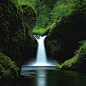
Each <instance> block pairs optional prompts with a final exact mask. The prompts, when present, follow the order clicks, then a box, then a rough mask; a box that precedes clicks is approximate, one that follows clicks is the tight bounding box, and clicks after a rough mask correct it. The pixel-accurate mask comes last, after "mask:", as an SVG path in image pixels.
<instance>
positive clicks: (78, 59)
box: [55, 41, 86, 71]
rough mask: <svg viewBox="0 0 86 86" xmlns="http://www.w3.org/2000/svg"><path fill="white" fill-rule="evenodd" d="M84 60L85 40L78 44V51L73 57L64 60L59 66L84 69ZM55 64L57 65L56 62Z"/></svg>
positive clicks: (85, 51)
mask: <svg viewBox="0 0 86 86" xmlns="http://www.w3.org/2000/svg"><path fill="white" fill-rule="evenodd" d="M85 62H86V41H84V43H83V45H82V46H80V48H79V50H78V53H77V54H76V55H75V56H74V57H73V58H70V59H68V60H66V61H64V62H63V63H62V65H61V66H60V67H59V68H61V69H72V70H78V71H84V69H85V68H86V66H85ZM55 64H56V65H58V63H56V62H55Z"/></svg>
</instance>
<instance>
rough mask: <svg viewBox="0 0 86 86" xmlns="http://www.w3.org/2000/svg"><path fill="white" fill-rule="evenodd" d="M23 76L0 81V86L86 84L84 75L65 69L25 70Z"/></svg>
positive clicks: (79, 85) (69, 85)
mask: <svg viewBox="0 0 86 86" xmlns="http://www.w3.org/2000/svg"><path fill="white" fill-rule="evenodd" d="M23 76H24V78H21V79H18V80H12V81H9V80H6V81H4V82H3V83H2V82H0V86H86V75H85V74H82V73H78V72H74V71H67V70H66V71H65V70H44V69H42V70H27V71H23Z"/></svg>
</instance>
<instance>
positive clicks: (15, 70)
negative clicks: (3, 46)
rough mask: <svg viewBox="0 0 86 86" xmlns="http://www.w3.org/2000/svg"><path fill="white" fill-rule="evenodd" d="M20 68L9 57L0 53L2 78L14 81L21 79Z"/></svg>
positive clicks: (0, 74)
mask: <svg viewBox="0 0 86 86" xmlns="http://www.w3.org/2000/svg"><path fill="white" fill-rule="evenodd" d="M19 72H20V68H19V67H17V65H16V64H15V62H14V61H12V60H11V59H10V58H9V57H8V56H6V55H4V54H3V53H1V52H0V76H1V78H9V79H13V78H15V77H19Z"/></svg>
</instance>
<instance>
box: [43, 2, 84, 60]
mask: <svg viewBox="0 0 86 86" xmlns="http://www.w3.org/2000/svg"><path fill="white" fill-rule="evenodd" d="M85 15H86V5H85V4H84V3H83V2H79V3H78V4H76V8H74V10H73V11H72V12H71V14H69V15H65V16H63V17H62V19H61V21H59V22H57V23H56V24H55V27H53V28H52V29H50V30H51V31H48V32H49V33H48V35H47V38H46V51H47V54H48V57H54V58H55V59H57V60H59V61H62V62H63V61H65V60H67V59H69V58H71V57H73V56H74V52H75V50H77V49H78V48H79V44H78V41H82V40H85V39H86V33H85V32H86V16H85ZM46 33H47V32H46ZM46 33H45V34H46Z"/></svg>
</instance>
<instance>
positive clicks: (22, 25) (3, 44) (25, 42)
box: [0, 0, 36, 77]
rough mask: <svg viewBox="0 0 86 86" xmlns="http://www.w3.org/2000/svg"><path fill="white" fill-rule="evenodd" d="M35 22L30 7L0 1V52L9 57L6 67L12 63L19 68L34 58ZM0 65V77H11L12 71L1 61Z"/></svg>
mask: <svg viewBox="0 0 86 86" xmlns="http://www.w3.org/2000/svg"><path fill="white" fill-rule="evenodd" d="M35 20H36V13H35V11H34V10H33V9H32V8H31V6H28V5H26V4H22V5H19V3H18V1H17V0H1V1H0V27H1V28H0V52H3V53H4V54H5V55H6V56H8V57H9V59H8V60H9V62H8V65H9V63H10V62H12V61H14V62H15V63H16V64H17V66H18V67H20V66H21V64H22V62H24V61H26V60H27V59H29V58H31V57H35V53H36V40H35V38H34V37H33V33H32V28H33V27H34V23H35ZM10 58H11V59H12V61H10ZM3 59H4V57H3ZM5 61H6V60H4V63H5ZM0 64H1V65H0V67H1V68H2V70H1V72H0V74H1V73H2V72H3V73H2V74H1V76H3V74H5V73H7V76H8V77H9V76H11V75H12V76H13V74H11V75H9V73H10V72H11V71H12V70H13V69H12V70H11V68H8V69H5V66H6V65H4V67H3V63H2V62H1V61H0ZM12 65H13V64H12ZM14 65H15V64H14ZM5 71H7V72H5Z"/></svg>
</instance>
